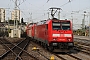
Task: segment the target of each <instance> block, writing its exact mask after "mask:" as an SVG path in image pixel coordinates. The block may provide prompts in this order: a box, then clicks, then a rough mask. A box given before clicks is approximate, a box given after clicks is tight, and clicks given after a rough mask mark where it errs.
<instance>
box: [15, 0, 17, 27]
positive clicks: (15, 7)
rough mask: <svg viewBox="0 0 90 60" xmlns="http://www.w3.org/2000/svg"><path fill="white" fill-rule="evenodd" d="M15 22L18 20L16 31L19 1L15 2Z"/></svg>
mask: <svg viewBox="0 0 90 60" xmlns="http://www.w3.org/2000/svg"><path fill="white" fill-rule="evenodd" d="M15 20H16V29H17V0H16V1H15Z"/></svg>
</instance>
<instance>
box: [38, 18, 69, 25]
mask: <svg viewBox="0 0 90 60" xmlns="http://www.w3.org/2000/svg"><path fill="white" fill-rule="evenodd" d="M51 20H52V21H70V20H59V19H57V18H53V19H48V20H42V21H40V22H37V25H41V24H48V23H49V22H50V21H51Z"/></svg>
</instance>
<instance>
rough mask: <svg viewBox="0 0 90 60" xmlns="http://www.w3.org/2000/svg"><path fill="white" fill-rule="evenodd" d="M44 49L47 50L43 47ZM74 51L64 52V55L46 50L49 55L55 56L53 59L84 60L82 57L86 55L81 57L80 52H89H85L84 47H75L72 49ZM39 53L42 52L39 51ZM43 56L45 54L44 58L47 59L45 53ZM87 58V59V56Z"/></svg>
mask: <svg viewBox="0 0 90 60" xmlns="http://www.w3.org/2000/svg"><path fill="white" fill-rule="evenodd" d="M38 45H39V44H38ZM39 46H41V45H39ZM41 47H42V46H41ZM42 48H43V47H42ZM44 49H45V48H44ZM45 51H47V50H46V49H45ZM74 51H76V52H71V53H66V54H64V55H63V54H62V53H59V54H56V53H52V52H49V51H48V53H50V54H51V55H54V57H55V58H56V59H55V60H84V59H83V58H86V57H83V58H82V57H80V56H81V55H82V54H84V55H85V56H89V54H88V53H87V52H85V50H84V49H80V48H78V49H77V48H76V49H74ZM40 54H44V53H42V52H40ZM77 55H78V56H77ZM44 56H45V58H46V60H49V58H48V56H46V55H44ZM87 59H89V58H87Z"/></svg>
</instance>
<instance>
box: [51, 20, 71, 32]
mask: <svg viewBox="0 0 90 60" xmlns="http://www.w3.org/2000/svg"><path fill="white" fill-rule="evenodd" d="M52 28H53V29H54V30H70V22H69V21H65V22H52Z"/></svg>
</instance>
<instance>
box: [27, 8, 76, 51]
mask: <svg viewBox="0 0 90 60" xmlns="http://www.w3.org/2000/svg"><path fill="white" fill-rule="evenodd" d="M51 9H52V11H53V8H51ZM55 9H56V8H55ZM51 15H52V16H53V17H54V14H53V13H52V14H51ZM27 35H28V36H29V37H32V38H34V39H35V40H36V41H38V42H39V43H40V44H41V45H43V46H45V47H46V48H48V49H49V50H50V51H53V50H54V49H72V48H73V46H74V43H73V30H72V23H71V21H70V20H58V19H56V18H53V19H49V20H43V21H40V22H38V23H36V24H33V25H31V24H29V25H28V27H27Z"/></svg>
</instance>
